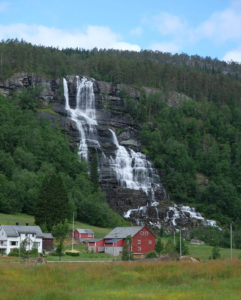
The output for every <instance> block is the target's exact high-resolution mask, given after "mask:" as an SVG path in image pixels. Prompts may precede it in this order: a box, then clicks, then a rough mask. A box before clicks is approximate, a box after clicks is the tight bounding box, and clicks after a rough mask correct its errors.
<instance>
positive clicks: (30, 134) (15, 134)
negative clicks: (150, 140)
mask: <svg viewBox="0 0 241 300" xmlns="http://www.w3.org/2000/svg"><path fill="white" fill-rule="evenodd" d="M28 92H29V93H32V90H31V89H30V90H29V91H28V90H25V91H24V93H28ZM20 99H21V96H19V97H18V96H17V97H13V99H12V101H9V100H7V99H5V98H4V97H2V96H1V95H0V211H1V212H4V213H13V212H24V213H28V214H32V215H36V214H37V215H38V212H39V211H40V214H42V213H41V212H42V211H43V212H44V213H43V214H44V215H43V216H42V217H46V216H49V215H51V210H53V207H56V206H59V205H61V207H60V210H62V209H63V210H64V216H63V218H65V217H66V216H68V213H67V211H69V213H70V212H71V213H70V214H71V216H72V212H73V211H75V212H76V215H77V219H79V220H83V221H86V219H87V216H86V211H87V210H88V208H89V207H90V206H91V208H92V210H91V214H89V215H88V223H89V224H93V225H99V226H107V227H108V226H109V227H112V226H115V225H119V224H121V222H122V220H121V218H120V217H119V216H118V215H117V214H115V213H114V212H113V211H112V210H111V209H110V208H109V207H108V205H107V203H105V195H104V194H103V193H102V192H101V191H100V189H98V188H96V186H95V184H93V183H92V181H91V180H90V179H89V176H88V173H87V165H86V164H85V163H84V162H82V161H80V160H79V159H78V155H77V153H75V152H72V151H71V150H70V148H69V141H68V139H67V137H66V136H65V135H63V134H62V132H61V130H60V128H59V127H58V126H57V125H54V124H51V123H50V121H48V120H47V119H45V118H38V119H36V116H35V113H34V111H33V110H32V109H29V108H24V109H23V107H22V106H21V104H19V103H22V102H21V101H19V100H20ZM31 99H34V97H33V95H32V97H31ZM15 100H16V101H15ZM51 174H52V175H53V174H56V176H54V175H53V177H54V178H55V179H56V178H57V179H56V180H55V181H56V182H54V184H52V182H51V178H50V180H47V178H48V177H50V175H51ZM44 179H45V180H46V182H47V184H46V185H47V187H46V185H44V183H43V186H44V187H45V189H44V188H43V187H42V195H41V193H40V192H41V186H42V182H43V181H44ZM52 181H53V180H52ZM59 181H61V182H62V183H63V187H62V190H63V189H64V190H65V191H66V193H67V201H68V205H67V204H66V208H65V209H64V207H63V203H62V202H63V201H66V197H64V199H62V198H63V196H64V195H63V193H61V195H60V196H61V197H62V198H61V197H57V196H58V195H59V193H58V188H59V192H60V189H61V186H59V184H58V182H59ZM56 185H57V186H56ZM43 190H44V191H43ZM44 192H45V193H44ZM46 195H47V196H46ZM42 196H46V197H47V198H44V203H43V202H41V201H40V202H41V203H40V202H39V201H38V199H40V200H41V198H43V197H42ZM53 201H55V202H53ZM56 201H60V202H59V203H56ZM61 203H62V204H61ZM58 217H59V213H58V216H57V215H56V216H55V218H58ZM50 218H51V219H52V217H50ZM52 221H53V219H52ZM57 221H59V220H57ZM57 221H56V222H57ZM40 223H41V222H40ZM41 224H42V223H41ZM54 224H55V223H54ZM54 224H50V227H52V225H54ZM47 227H48V226H47Z"/></svg>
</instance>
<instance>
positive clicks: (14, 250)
mask: <svg viewBox="0 0 241 300" xmlns="http://www.w3.org/2000/svg"><path fill="white" fill-rule="evenodd" d="M8 256H16V257H18V256H19V249H18V248H14V249H13V250H12V251H11V252H9V254H8Z"/></svg>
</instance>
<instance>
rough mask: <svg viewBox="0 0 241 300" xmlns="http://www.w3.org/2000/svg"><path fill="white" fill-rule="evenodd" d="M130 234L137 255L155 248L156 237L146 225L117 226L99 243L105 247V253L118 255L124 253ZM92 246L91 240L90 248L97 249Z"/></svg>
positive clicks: (133, 249) (134, 252)
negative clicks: (126, 240)
mask: <svg viewBox="0 0 241 300" xmlns="http://www.w3.org/2000/svg"><path fill="white" fill-rule="evenodd" d="M128 236H131V238H132V252H133V254H134V255H135V256H143V255H144V254H146V253H148V252H150V251H153V250H154V249H155V244H156V237H155V236H154V234H153V233H152V232H151V231H150V230H149V229H148V228H147V227H145V226H132V227H116V228H115V229H113V230H112V231H111V232H110V233H109V234H107V236H105V238H104V239H101V240H98V243H99V245H100V244H101V247H104V252H105V253H108V254H111V255H114V256H118V255H120V254H121V253H122V251H123V246H124V243H125V239H126V238H127V237H128ZM91 246H92V247H94V246H93V243H90V242H89V249H93V250H94V251H96V250H95V248H90V247H91ZM96 247H97V246H96ZM96 249H97V248H96ZM101 249H102V248H101ZM96 252H97V251H96Z"/></svg>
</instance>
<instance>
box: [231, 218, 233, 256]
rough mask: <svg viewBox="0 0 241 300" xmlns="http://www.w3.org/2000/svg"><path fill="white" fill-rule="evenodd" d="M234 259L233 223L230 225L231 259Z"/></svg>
mask: <svg viewBox="0 0 241 300" xmlns="http://www.w3.org/2000/svg"><path fill="white" fill-rule="evenodd" d="M232 257H233V228H232V223H231V224H230V259H232Z"/></svg>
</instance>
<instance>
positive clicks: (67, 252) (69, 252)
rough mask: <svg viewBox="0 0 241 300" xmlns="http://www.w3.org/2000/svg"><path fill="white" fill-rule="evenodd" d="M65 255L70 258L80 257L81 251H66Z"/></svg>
mask: <svg viewBox="0 0 241 300" xmlns="http://www.w3.org/2000/svg"><path fill="white" fill-rule="evenodd" d="M65 254H66V255H69V256H79V251H77V250H67V251H65Z"/></svg>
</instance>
